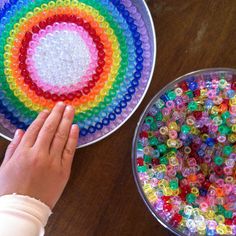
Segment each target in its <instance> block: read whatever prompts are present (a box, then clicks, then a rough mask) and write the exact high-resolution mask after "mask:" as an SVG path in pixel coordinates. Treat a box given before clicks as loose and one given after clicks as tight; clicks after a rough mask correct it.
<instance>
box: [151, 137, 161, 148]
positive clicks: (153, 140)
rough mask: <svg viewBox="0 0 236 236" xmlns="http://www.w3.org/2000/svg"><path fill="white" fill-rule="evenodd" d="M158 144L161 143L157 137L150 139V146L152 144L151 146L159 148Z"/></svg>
mask: <svg viewBox="0 0 236 236" xmlns="http://www.w3.org/2000/svg"><path fill="white" fill-rule="evenodd" d="M158 143H159V141H158V139H157V137H152V138H150V140H149V144H150V145H151V146H157V145H158Z"/></svg>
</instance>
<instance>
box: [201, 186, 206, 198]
mask: <svg viewBox="0 0 236 236" xmlns="http://www.w3.org/2000/svg"><path fill="white" fill-rule="evenodd" d="M199 194H200V195H201V196H203V197H205V196H206V195H207V190H206V189H205V188H200V189H199Z"/></svg>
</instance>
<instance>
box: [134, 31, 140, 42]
mask: <svg viewBox="0 0 236 236" xmlns="http://www.w3.org/2000/svg"><path fill="white" fill-rule="evenodd" d="M133 38H134V39H135V40H139V39H140V33H139V32H133Z"/></svg>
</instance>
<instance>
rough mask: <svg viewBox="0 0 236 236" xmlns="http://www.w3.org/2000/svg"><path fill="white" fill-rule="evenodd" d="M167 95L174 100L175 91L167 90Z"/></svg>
mask: <svg viewBox="0 0 236 236" xmlns="http://www.w3.org/2000/svg"><path fill="white" fill-rule="evenodd" d="M167 96H168V98H169V99H170V100H175V98H176V93H175V92H174V91H169V92H167Z"/></svg>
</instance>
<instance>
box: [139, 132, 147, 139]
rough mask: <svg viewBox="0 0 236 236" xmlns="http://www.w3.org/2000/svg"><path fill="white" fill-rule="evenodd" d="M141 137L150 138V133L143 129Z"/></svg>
mask: <svg viewBox="0 0 236 236" xmlns="http://www.w3.org/2000/svg"><path fill="white" fill-rule="evenodd" d="M139 136H140V138H148V133H147V132H146V131H142V132H141V133H140V134H139Z"/></svg>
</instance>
